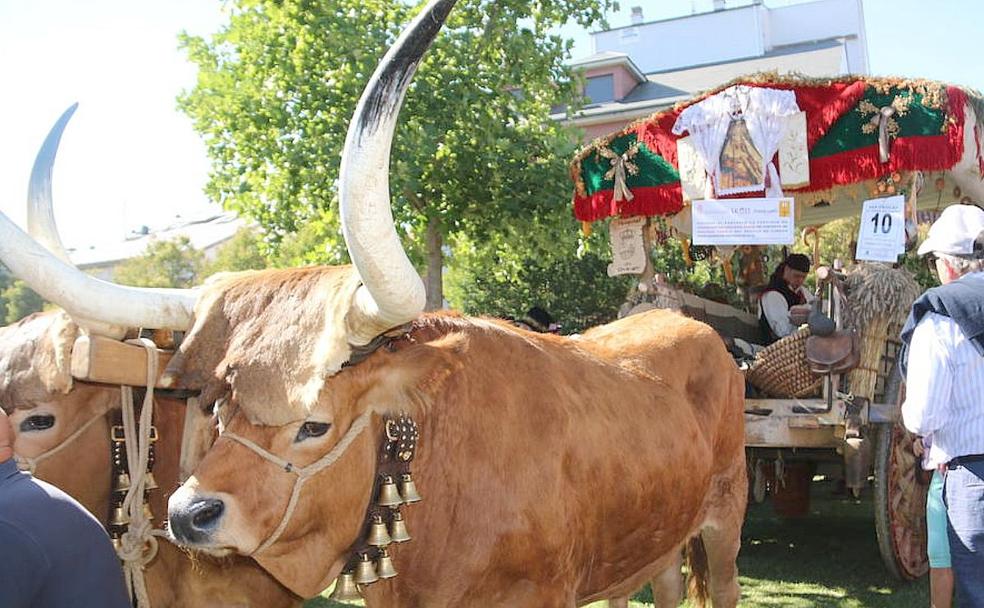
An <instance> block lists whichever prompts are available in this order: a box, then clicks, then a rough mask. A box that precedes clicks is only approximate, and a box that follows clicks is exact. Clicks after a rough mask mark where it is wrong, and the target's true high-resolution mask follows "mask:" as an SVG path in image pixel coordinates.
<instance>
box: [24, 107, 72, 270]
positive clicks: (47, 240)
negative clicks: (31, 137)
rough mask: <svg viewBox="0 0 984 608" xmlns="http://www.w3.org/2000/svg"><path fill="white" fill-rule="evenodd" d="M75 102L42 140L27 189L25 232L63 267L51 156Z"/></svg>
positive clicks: (65, 254)
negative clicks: (54, 200)
mask: <svg viewBox="0 0 984 608" xmlns="http://www.w3.org/2000/svg"><path fill="white" fill-rule="evenodd" d="M78 107H79V104H78V103H73V104H72V105H71V106H69V108H68V109H67V110H65V112H64V113H63V114H62V115H61V118H59V119H58V122H56V123H55V126H54V127H52V128H51V131H50V132H49V133H48V137H46V138H45V139H44V144H42V145H41V150H39V151H38V155H37V157H36V158H35V159H34V167H32V168H31V182H30V184H28V187H27V232H28V234H30V235H31V236H32V237H34V239H35V240H37V241H38V242H39V243H41V244H42V245H44V246H45V247H47V248H48V251H50V252H51V253H53V254H55V257H57V258H58V259H59V260H61V261H63V262H65V263H66V264H71V263H72V262H71V261H69V259H68V253H67V252H66V251H65V247H64V246H63V245H62V242H61V237H59V236H58V227H57V225H56V224H55V211H54V208H53V205H52V202H51V173H52V171H53V170H54V166H55V155H56V154H58V144H60V143H61V136H62V132H64V131H65V125H67V124H68V121H69V120H71V118H72V115H73V114H75V110H77V109H78Z"/></svg>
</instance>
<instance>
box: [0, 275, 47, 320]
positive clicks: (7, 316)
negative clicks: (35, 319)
mask: <svg viewBox="0 0 984 608" xmlns="http://www.w3.org/2000/svg"><path fill="white" fill-rule="evenodd" d="M0 300H2V303H3V307H4V323H7V324H10V323H14V322H16V321H19V320H21V319H23V318H24V317H26V316H27V315H29V314H31V313H33V312H38V311H40V310H41V309H42V308H43V307H44V300H43V299H42V298H41V296H39V295H38V294H36V293H34V290H32V289H31V288H30V287H28V286H27V283H25V282H24V281H21V280H19V279H16V280H14V281H12V282H11V283H10V284H9V286H8V287H7V288H6V289H4V290H3V294H2V295H0Z"/></svg>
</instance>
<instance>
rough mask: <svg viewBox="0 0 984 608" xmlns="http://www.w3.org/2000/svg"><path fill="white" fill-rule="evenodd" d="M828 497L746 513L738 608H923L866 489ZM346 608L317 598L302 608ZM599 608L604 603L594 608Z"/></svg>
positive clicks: (640, 597) (922, 594) (920, 584)
mask: <svg viewBox="0 0 984 608" xmlns="http://www.w3.org/2000/svg"><path fill="white" fill-rule="evenodd" d="M831 490H832V486H831V485H830V484H829V483H825V482H820V483H814V484H813V487H812V502H811V505H810V510H811V513H810V516H809V517H806V518H803V519H781V518H779V517H776V516H775V514H774V512H773V510H772V505H771V503H770V501H769V500H766V502H765V503H763V504H761V505H751V506H750V507H749V510H748V517H747V518H746V520H745V528H744V530H743V531H742V549H741V554H740V555H739V556H738V569H739V572H740V574H741V588H742V600H741V606H743V607H748V608H772V607H783V608H814V607H818V608H861V607H872V608H881V607H884V608H889V607H891V608H908V607H912V608H915V607H919V608H922V607H924V606H927V605H928V604H929V586H928V583H927V581H926V579H925V578H923V579H921V580H919V581H916V582H914V583H899V582H897V581H896V580H895V579H893V578H891V577H890V576H889V574H888V573H887V572H886V571H885V569H884V567H883V566H882V561H881V557H880V556H879V554H878V545H877V544H876V541H875V529H874V515H873V511H872V502H871V494H872V492H871V488H870V487H869V488H868V490H867V491H866V493H865V495H863V496H862V498H861V500H859V501H855V500H854V499H848V498H844V497H842V496H833V495H832V493H831ZM325 595H326V596H327V593H326V594H325ZM633 599H634V601H633V602H632V606H633V608H642V607H644V606H651V605H652V594H651V592H650V590H649V589H648V587H647V588H646V589H643V590H642V591H641V592H640V593H638V594H636V596H635V598H633ZM346 605H347V604H339V603H337V602H332V601H330V600H328V599H326V598H317V599H313V600H311V601H309V602H307V603H306V604H305V608H341V607H343V606H346ZM685 605H686V604H685ZM604 606H605V603H604V602H598V603H596V604H592V607H593V608H603V607H604Z"/></svg>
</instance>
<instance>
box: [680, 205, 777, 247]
mask: <svg viewBox="0 0 984 608" xmlns="http://www.w3.org/2000/svg"><path fill="white" fill-rule="evenodd" d="M692 209H693V229H694V231H693V237H694V241H693V242H694V245H792V244H793V242H794V240H795V237H794V226H795V221H794V217H795V212H794V207H793V199H792V197H785V198H735V199H708V200H703V201H694V203H693V206H692Z"/></svg>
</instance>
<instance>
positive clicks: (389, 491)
mask: <svg viewBox="0 0 984 608" xmlns="http://www.w3.org/2000/svg"><path fill="white" fill-rule="evenodd" d="M420 500H421V497H420V494H418V493H417V486H416V485H415V484H414V483H413V477H411V476H410V473H404V474H403V475H401V476H400V487H399V489H397V487H396V483H395V482H394V481H393V478H392V477H390V476H389V475H384V476H383V483H382V484H381V485H380V486H379V500H377V501H376V504H378V505H379V506H380V507H398V506H400V505H410V504H413V503H415V502H420Z"/></svg>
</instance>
